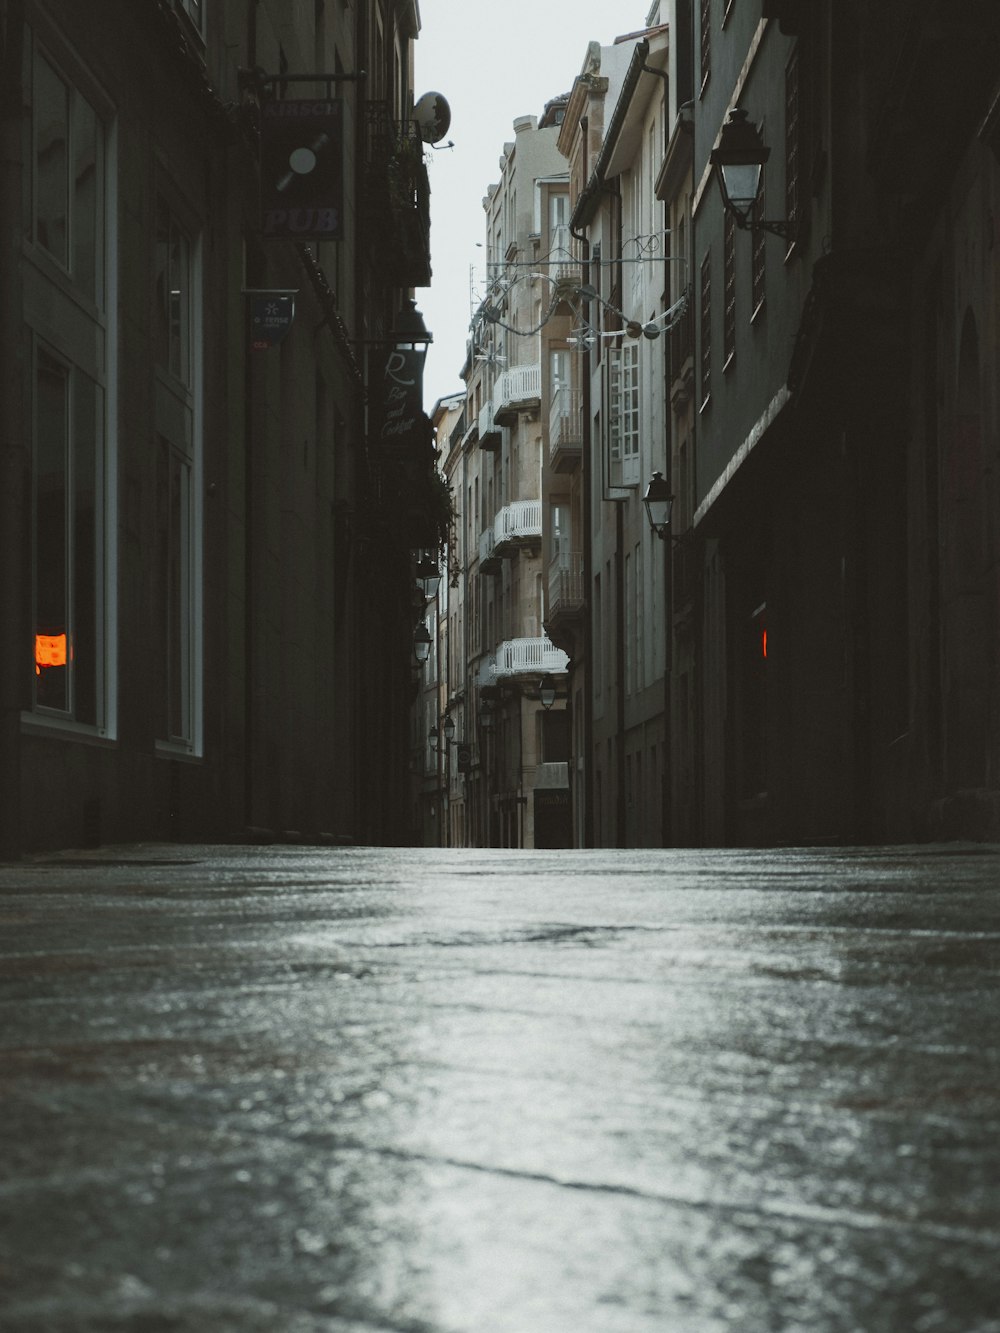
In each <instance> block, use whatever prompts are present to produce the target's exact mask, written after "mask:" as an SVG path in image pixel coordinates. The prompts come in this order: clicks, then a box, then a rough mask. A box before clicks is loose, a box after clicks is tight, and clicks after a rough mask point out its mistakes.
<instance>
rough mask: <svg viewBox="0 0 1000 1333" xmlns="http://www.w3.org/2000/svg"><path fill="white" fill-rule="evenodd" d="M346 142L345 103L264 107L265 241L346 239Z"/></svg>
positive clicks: (287, 103)
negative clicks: (344, 230) (344, 135)
mask: <svg viewBox="0 0 1000 1333" xmlns="http://www.w3.org/2000/svg"><path fill="white" fill-rule="evenodd" d="M343 142H344V140H343V103H342V102H341V101H340V100H339V99H329V98H327V99H322V98H321V99H318V100H308V101H294V100H286V99H284V98H281V99H275V100H274V101H270V102H265V103H264V105H263V107H262V108H261V127H260V204H261V228H262V230H263V233H264V236H265V238H270V239H273V240H277V239H287V238H289V237H290V238H291V239H293V240H296V241H310V240H311V241H340V240H343V212H344V207H343V205H344V161H343Z"/></svg>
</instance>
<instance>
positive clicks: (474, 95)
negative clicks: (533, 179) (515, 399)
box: [414, 0, 650, 412]
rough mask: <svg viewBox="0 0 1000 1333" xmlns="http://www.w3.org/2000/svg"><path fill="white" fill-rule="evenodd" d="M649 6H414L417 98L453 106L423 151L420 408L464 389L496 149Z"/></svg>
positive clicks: (523, 2)
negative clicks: (426, 191)
mask: <svg viewBox="0 0 1000 1333" xmlns="http://www.w3.org/2000/svg"><path fill="white" fill-rule="evenodd" d="M649 10H650V0H568V3H560V0H420V20H421V30H420V37H419V39H418V41H417V44H416V56H415V60H416V74H415V78H414V92H415V95H416V96H417V97H419V96H421V94H423V93H426V92H430V91H434V92H438V93H442V94H443V95H444V96H445V97H446V98H447V99H448V103H449V105H450V107H451V128H450V129H449V131H448V133H447V135H446V136H445V138H444V141H443V142H444V143H447V142H448V140H449V139H451V140H453V141H454V144H455V147H454V148H452V149H449V150H441V149H438V150H432V151H431V152H429V153H428V154H427V156H428V157H429V158H430V163H429V167H428V170H429V172H430V182H431V266H432V269H433V276H432V279H431V286H430V287H429V288H426V287H425V288H422V289H421V290H419V291H418V292H417V294H416V296H417V305H418V307H419V308H420V310H421V312H422V313H423V316H424V319H425V320H426V322H427V327H428V328H429V329H430V330H431V332H432V333H433V335H434V342H433V344H432V345H431V347H430V349H429V351H428V355H427V366H426V370H425V373H424V408H425V410H426V411H428V412H430V411H431V410H432V408H433V405H434V403H435V402H436V401H437V400H438V399H439V398H444V397H446V396H447V395H449V394H452V393H457V392H459V391H460V390H461V389H462V387H463V386H462V379H461V374H460V372H461V368H462V361H463V359H464V357H465V339H466V333H467V331H468V326H469V313H470V302H469V290H470V282H469V279H470V266H475V289H476V293H477V296H481V295H482V291H483V277H484V274H485V266H484V260H483V256H484V253H485V251H484V250H483V249H479V248H477V242H480V243H481V242H484V241H485V224H484V214H483V208H482V200H483V196H484V195H485V193H486V190H487V187H488V186H489V185H491V184H493V183H494V182H495V181H496V180H498V178H499V175H500V169H499V159H500V154H501V153H502V152H503V146H504V143H505V142H507V141H509V140H512V139H513V138H514V121H515V120H516V119H517V117H518V116H540V115H541V113H542V110H543V108H544V106H545V103H546V102H548V101H550V100H551V99H552V98H553V97H557V96H558V95H559V94H560V93H567V92H569V90H570V88H571V87H572V86H573V80H574V79H575V78H576V76H577V75H578V74H579V72H580V70H581V68H582V67H583V61H584V57H585V56H586V54H587V44H588V42H591V41H598V42H600V43H601V44H602V45H603V46H608V45H610V44H611V42H612V41H613V40H614V38H615V37H617V36H619V35H621V34H622V33H626V32H635V31H637V30H638V29H640V28H642V27H644V26H645V22H646V15H647V14H648V13H649Z"/></svg>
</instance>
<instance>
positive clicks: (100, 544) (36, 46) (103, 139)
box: [21, 24, 118, 741]
mask: <svg viewBox="0 0 1000 1333" xmlns="http://www.w3.org/2000/svg"><path fill="white" fill-rule="evenodd" d="M41 26H42V27H43V28H44V33H43V32H40V31H39V30H38V29H36V28H34V27H30V26H29V27H28V29H27V32H26V41H27V49H28V50H29V52H30V68H31V70H32V105H34V71H35V70H36V69H37V66H38V62H39V60H44V61H45V62H46V63H47V64H48V65H49V66H50V68H51V69H52V70H53V71H54V72H55V74H56V75H57V76H58V78H59V79H61V80H62V81H63V82H64V83H65V84H66V85H67V88H68V90H69V117H70V121H69V137H68V140H67V162H68V164H69V165H68V182H69V177H70V176H71V175H72V169H73V168H72V163H73V161H74V158H75V150H74V118H75V108H76V107H77V106H78V105H79V102H80V100H81V99H82V100H83V101H85V102H86V103H87V104H88V105H89V108H90V110H91V111H93V112H94V113H95V115H96V123H97V143H96V147H97V157H96V171H97V173H98V177H99V179H98V185H97V189H96V194H95V197H96V200H97V201H98V209H97V217H96V224H97V225H96V229H95V239H94V264H95V269H94V291H93V292H90V291H89V290H84V289H82V288H81V287H79V286H78V284H77V283H76V281H75V257H76V256H75V251H74V244H73V232H74V225H75V224H74V213H73V205H74V201H73V192H72V189H69V188H68V194H67V203H68V208H69V211H68V213H67V228H68V235H67V253H66V262H65V263H64V262H62V261H61V260H60V259H59V257H58V256H57V255H55V254H53V253H52V252H51V251H50V250H49V249H48V248H47V247H46V246H44V245H43V244H41V243H40V242H36V241H35V239H34V237H35V227H36V216H37V213H36V210H37V195H36V188H37V182H36V179H35V172H34V164H35V159H36V153H35V134H36V128H35V126H36V121H35V116H34V111H33V110H32V112H31V113H30V114H29V120H28V124H29V131H30V136H31V154H30V165H29V171H30V182H29V189H28V204H29V212H30V227H29V228H28V230H27V234H26V236H25V241H24V251H23V253H24V261H25V262H24V266H23V275H24V277H23V296H24V302H23V310H24V322H25V326H26V344H27V347H28V349H29V354H28V355H27V356H26V357H25V384H26V388H27V393H28V402H29V403H30V404H31V416H30V422H31V438H32V450H33V462H32V488H33V495H34V486H35V484H36V472H35V463H34V453H35V450H36V449H37V435H36V430H37V406H38V404H37V383H38V380H37V376H38V368H39V365H40V359H41V357H43V356H45V357H47V358H49V359H51V360H52V361H53V362H54V363H56V364H58V365H60V366H62V367H63V369H64V370H65V372H66V374H67V391H68V395H69V399H68V403H69V405H68V415H67V428H66V437H65V441H64V443H65V447H66V450H67V455H66V476H67V478H68V481H69V485H70V486H71V485H72V480H73V468H74V464H75V461H76V458H75V440H76V432H77V429H78V423H77V422H76V420H75V416H74V402H73V400H74V397H75V386H76V384H77V382H78V380H79V377H81V376H84V377H86V378H87V379H89V380H90V381H91V382H92V383H93V384H94V386H95V388H96V390H97V393H98V395H99V401H100V413H99V417H98V430H97V433H96V438H95V455H96V456H95V488H94V506H95V517H94V566H95V583H94V589H93V594H94V626H93V629H94V649H95V654H96V656H95V661H94V663H93V671H94V677H95V699H94V703H95V714H96V716H95V718H94V719H93V720H88V721H81V720H80V719H79V708H78V693H77V682H76V680H75V675H76V671H75V669H74V666H73V641H74V639H75V638H76V630H75V623H74V622H75V607H74V598H73V589H74V584H75V574H74V567H73V563H72V561H73V554H72V550H73V548H72V539H73V522H74V519H73V517H72V512H71V507H70V506H67V518H66V527H65V537H66V543H67V566H66V588H67V611H68V621H67V625H66V636H67V705H66V707H65V708H55V707H52V706H50V705H46V704H45V703H44V702H42V701H40V700H37V699H36V698H35V689H34V685H33V686H32V702H31V704H30V705H29V706H28V707H27V708H26V709H24V710H23V711H22V714H21V722H22V726H23V728H24V730H25V731H27V732H52V731H55V732H61V733H64V734H69V735H77V736H79V737H81V738H84V737H86V738H90V739H92V740H104V741H112V740H114V739H115V738H116V736H117V728H118V707H117V695H118V691H117V683H118V681H117V648H118V624H117V599H116V595H115V590H116V588H117V584H118V554H117V552H118V548H117V541H116V534H117V531H118V491H117V473H118V467H117V452H118V450H117V440H118V414H117V406H118V325H117V311H118V270H117V265H116V262H115V256H116V255H117V252H118V238H117V216H118V200H117V124H116V121H115V118H114V109H113V107H112V105H111V103H110V102H109V101H108V99H107V98H106V97H105V96H104V93H103V91H102V90H101V89H100V87H99V86H98V85H97V84H96V82H95V81H94V80H93V78H92V76H91V75H90V73H89V71H87V70H86V69H85V68H84V67H83V66H82V65H81V64H80V63H79V61H78V60H76V59H75V58H74V57H73V55H72V54H71V52H69V50H68V49H65V48H63V47H62V46H61V44H60V42H59V40H58V36H57V34H55V33H54V32H50V31H49V29H48V28H47V27H46V26H45V25H44V24H43V25H41ZM31 534H32V568H31V589H32V621H33V624H34V615H35V588H36V578H37V563H36V554H35V546H34V543H35V542H36V540H37V535H38V534H37V528H36V523H35V514H34V500H33V501H32V517H31ZM31 633H32V635H33V636H34V635H36V634H37V633H38V630H37V628H32V630H31ZM33 646H34V649H35V651H33V652H32V653H31V658H32V659H34V658H35V656H36V652H37V641H35V642H34V645H33ZM37 665H38V664H37V663H33V668H32V669H33V670H37Z"/></svg>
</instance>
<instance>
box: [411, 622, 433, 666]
mask: <svg viewBox="0 0 1000 1333" xmlns="http://www.w3.org/2000/svg"><path fill="white" fill-rule="evenodd" d="M430 655H431V632H430V630H429V629H428V628H427V626H426V625H425V624H424V622H423V621H421V622H420V624H419V625H418V626H417V628H416V629H415V630H414V631H413V656H414V657H415V658H416V659H417V661H418V662H419V663H420V665H421V666H423V664H424V663H425V662H426V661H427V659H428V657H430Z"/></svg>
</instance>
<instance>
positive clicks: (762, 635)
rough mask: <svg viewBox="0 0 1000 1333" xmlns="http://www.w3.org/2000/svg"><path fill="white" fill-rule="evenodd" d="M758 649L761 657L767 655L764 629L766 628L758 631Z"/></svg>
mask: <svg viewBox="0 0 1000 1333" xmlns="http://www.w3.org/2000/svg"><path fill="white" fill-rule="evenodd" d="M760 651H761V655H762V656H763V657H765V658H766V657H767V630H766V629H762V630H761V632H760Z"/></svg>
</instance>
